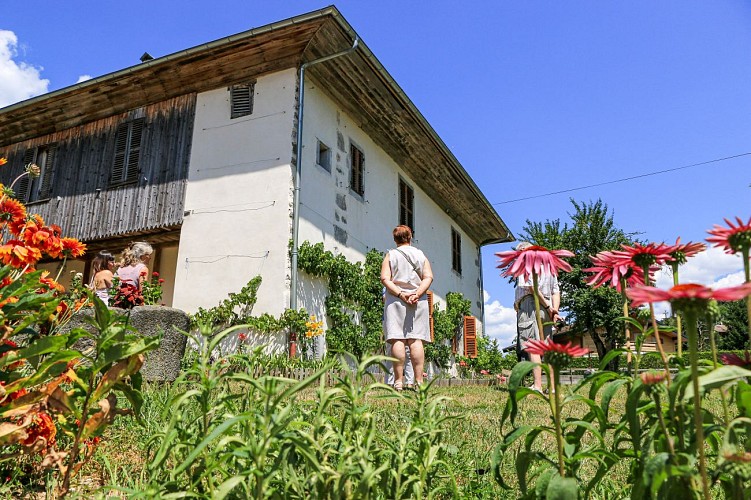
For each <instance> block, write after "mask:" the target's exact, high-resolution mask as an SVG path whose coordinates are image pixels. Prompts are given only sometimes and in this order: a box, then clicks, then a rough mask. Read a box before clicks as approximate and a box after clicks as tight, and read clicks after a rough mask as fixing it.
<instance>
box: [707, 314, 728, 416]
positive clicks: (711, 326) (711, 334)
mask: <svg viewBox="0 0 751 500" xmlns="http://www.w3.org/2000/svg"><path fill="white" fill-rule="evenodd" d="M709 344H710V346H711V347H712V363H713V367H714V369H715V370H716V369H717V367H718V366H719V363H717V341H716V339H715V331H714V322H713V321H709ZM720 392H721V393H722V399H721V401H722V413H723V415H724V417H725V423H726V424H728V423H729V422H730V412H729V411H728V402H727V394H726V393H725V387H720Z"/></svg>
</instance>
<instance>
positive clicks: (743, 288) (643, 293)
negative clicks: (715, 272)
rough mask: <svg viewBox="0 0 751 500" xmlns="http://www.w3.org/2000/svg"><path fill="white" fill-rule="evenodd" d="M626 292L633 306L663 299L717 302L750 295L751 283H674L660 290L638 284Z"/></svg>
mask: <svg viewBox="0 0 751 500" xmlns="http://www.w3.org/2000/svg"><path fill="white" fill-rule="evenodd" d="M626 293H627V294H628V297H629V298H630V299H631V303H632V305H633V306H634V307H637V306H640V305H642V304H649V303H652V302H665V301H670V302H671V303H672V304H673V305H676V303H683V302H687V301H688V302H702V303H706V302H708V301H709V300H712V299H714V300H717V301H719V302H729V301H733V300H740V299H742V298H744V297H746V296H747V295H751V283H744V284H743V285H739V286H731V287H728V288H720V289H718V290H712V289H711V288H709V287H706V286H704V285H698V284H693V283H689V284H685V285H676V286H674V287H673V288H671V289H670V290H661V289H659V288H655V287H652V286H639V287H635V288H631V289H629V290H628V291H627V292H626Z"/></svg>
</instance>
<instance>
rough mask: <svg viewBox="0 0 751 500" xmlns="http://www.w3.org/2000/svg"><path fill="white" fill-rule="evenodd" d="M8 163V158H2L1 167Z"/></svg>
mask: <svg viewBox="0 0 751 500" xmlns="http://www.w3.org/2000/svg"><path fill="white" fill-rule="evenodd" d="M6 163H8V159H7V158H0V166H2V165H5V164H6Z"/></svg>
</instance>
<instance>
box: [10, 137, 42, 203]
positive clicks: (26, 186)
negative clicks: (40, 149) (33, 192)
mask: <svg viewBox="0 0 751 500" xmlns="http://www.w3.org/2000/svg"><path fill="white" fill-rule="evenodd" d="M36 155H37V149H36V148H29V149H27V150H26V152H25V153H24V155H23V167H22V170H21V172H25V171H26V167H27V166H28V165H29V163H34V159H35V158H36ZM19 175H20V174H19ZM30 189H31V177H29V176H28V175H24V176H23V177H21V178H20V179H18V182H16V185H15V186H13V192H14V193H15V195H16V199H17V200H19V201H23V202H24V203H28V201H29V194H30V193H29V191H30Z"/></svg>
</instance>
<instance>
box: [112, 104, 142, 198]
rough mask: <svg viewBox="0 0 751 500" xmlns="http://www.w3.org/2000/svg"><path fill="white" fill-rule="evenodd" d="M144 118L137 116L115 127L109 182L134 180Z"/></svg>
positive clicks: (137, 171)
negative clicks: (113, 157)
mask: <svg viewBox="0 0 751 500" xmlns="http://www.w3.org/2000/svg"><path fill="white" fill-rule="evenodd" d="M145 123H146V120H145V119H144V118H139V119H137V120H133V121H130V122H127V123H121V124H120V125H119V126H118V127H117V135H116V136H115V160H114V161H113V162H112V178H111V181H110V183H111V184H121V183H123V182H136V181H137V180H138V175H139V170H138V163H139V161H140V159H141V138H142V137H143V129H144V126H145Z"/></svg>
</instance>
